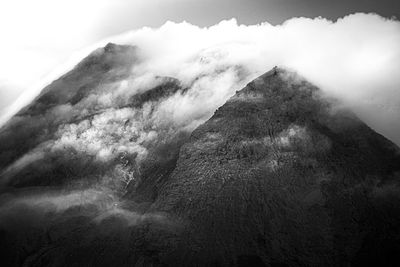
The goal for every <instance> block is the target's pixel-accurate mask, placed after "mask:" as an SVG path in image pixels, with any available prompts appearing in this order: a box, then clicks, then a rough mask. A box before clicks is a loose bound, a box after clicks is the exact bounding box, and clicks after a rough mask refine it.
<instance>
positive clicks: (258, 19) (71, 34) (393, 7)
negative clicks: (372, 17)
mask: <svg viewBox="0 0 400 267" xmlns="http://www.w3.org/2000/svg"><path fill="white" fill-rule="evenodd" d="M355 12H363V13H369V12H373V13H377V14H379V15H381V16H382V17H385V18H394V17H400V1H398V0H380V1H372V0H355V1H344V0H337V1H331V0H202V1H199V0H84V1H82V0H36V1H31V0H0V33H1V35H2V36H1V39H2V42H1V43H0V58H1V61H0V117H2V115H4V114H6V115H7V114H10V112H15V111H16V110H13V108H12V107H13V103H14V104H15V103H16V101H17V99H18V98H21V97H24V94H26V92H34V93H37V91H38V90H40V89H41V88H42V87H43V86H44V85H45V84H47V83H48V82H50V81H51V80H52V79H54V78H56V77H57V76H59V75H60V74H62V72H63V71H64V70H65V69H66V68H68V67H65V66H69V65H71V64H74V63H76V62H77V61H79V59H80V58H82V57H83V55H85V54H87V53H88V51H91V50H92V49H93V48H94V47H96V45H97V43H98V42H101V40H104V39H105V38H109V37H110V36H115V35H117V36H118V35H120V34H123V33H124V32H127V31H132V30H135V29H141V28H143V27H145V26H148V27H154V28H158V27H161V26H162V25H164V24H165V23H166V22H167V21H174V22H178V23H179V22H182V21H187V22H189V23H190V24H192V25H196V26H199V27H209V26H212V25H215V24H218V23H220V21H222V20H224V19H231V18H235V19H236V21H237V23H238V24H239V25H240V24H245V25H254V24H259V23H263V22H267V23H270V24H272V25H280V24H282V23H284V22H285V21H286V20H288V19H291V18H295V17H307V18H316V17H322V18H326V19H328V20H332V21H335V20H337V19H338V18H342V17H344V16H346V15H349V14H352V13H355ZM365 27H369V25H368V24H366V25H365ZM366 29H368V28H366ZM378 31H379V29H378Z"/></svg>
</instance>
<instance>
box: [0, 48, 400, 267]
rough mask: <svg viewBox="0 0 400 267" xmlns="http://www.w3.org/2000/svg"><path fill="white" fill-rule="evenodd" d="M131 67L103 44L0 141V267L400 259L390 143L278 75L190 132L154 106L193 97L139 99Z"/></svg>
mask: <svg viewBox="0 0 400 267" xmlns="http://www.w3.org/2000/svg"><path fill="white" fill-rule="evenodd" d="M138 62H140V59H139V58H138V57H137V54H136V48H134V47H130V46H118V45H114V44H109V45H107V46H106V47H105V48H101V49H99V50H97V51H95V52H94V53H92V54H91V55H89V56H88V57H87V58H86V59H84V60H83V61H82V62H81V63H80V64H79V65H78V66H76V68H74V69H73V70H72V71H71V72H69V73H67V74H66V75H64V76H62V77H60V79H58V80H57V81H55V82H54V83H52V84H51V85H49V86H48V87H47V88H45V89H44V91H43V92H42V94H41V95H40V96H39V97H38V98H37V99H35V101H34V102H32V104H31V105H29V106H28V107H26V108H25V109H24V110H22V111H21V112H19V113H18V114H17V116H16V117H14V118H13V119H12V120H11V121H10V122H9V123H8V124H7V125H6V126H5V127H3V128H2V129H1V131H0V159H1V161H0V178H1V182H2V185H3V188H2V190H3V191H2V192H1V193H2V194H1V195H0V250H1V251H2V252H4V254H5V255H6V257H4V258H3V259H2V260H1V261H2V263H3V265H5V266H110V265H115V266H346V265H352V266H365V265H367V264H374V265H380V266H384V265H386V266H389V265H390V264H391V263H393V262H396V261H397V262H398V261H399V258H398V255H400V254H399V253H400V226H399V225H400V224H399V223H398V222H400V208H399V207H400V205H399V204H400V199H399V196H400V194H399V193H400V191H399V179H400V177H399V173H400V153H399V148H397V147H396V146H395V145H394V144H393V143H391V142H390V141H388V140H387V139H385V138H384V137H382V136H381V135H379V134H377V133H375V132H374V131H373V130H371V129H370V128H369V127H368V126H367V125H365V124H364V123H363V122H362V121H360V120H359V119H358V118H357V117H356V116H355V115H354V114H352V113H351V112H349V111H346V110H341V109H339V108H337V106H336V105H335V102H334V100H331V99H327V98H326V97H325V96H323V95H322V92H321V91H320V90H319V89H318V88H316V87H315V86H313V85H312V84H310V83H308V82H307V81H305V80H303V79H302V78H301V77H298V76H297V75H296V74H294V73H291V72H289V71H286V70H284V69H280V68H275V69H273V70H271V71H270V72H268V73H266V74H264V75H262V76H260V77H259V78H257V79H256V80H254V81H252V82H251V83H249V84H248V85H247V86H246V87H245V88H243V89H242V90H240V91H238V92H236V95H235V96H233V97H232V98H231V99H229V100H228V101H227V102H226V103H225V104H224V105H222V106H221V107H220V108H219V109H218V110H217V111H216V112H215V113H214V115H213V116H212V117H211V118H210V119H209V120H208V121H206V122H205V123H204V124H202V125H200V126H199V127H198V128H197V129H196V130H194V131H193V132H192V133H191V132H190V130H187V128H185V126H187V125H185V124H184V125H183V126H182V125H179V124H177V123H175V122H174V120H173V119H172V118H170V117H169V116H170V114H168V113H167V114H164V113H162V112H164V111H165V109H162V108H161V109H160V107H162V106H163V105H165V103H167V104H168V99H170V98H173V97H174V96H182V95H185V93H187V89H186V88H185V87H184V86H182V84H181V83H180V82H179V81H178V80H176V79H174V78H171V77H156V78H155V80H156V82H155V83H151V84H150V85H148V86H147V87H145V88H136V87H135V82H136V81H135V80H134V78H135V77H132V76H134V71H132V70H133V69H134V68H135V66H136V65H135V64H137V63H138ZM130 81H133V82H132V83H130ZM125 87H128V89H130V90H126V88H125ZM124 90H126V91H124ZM121 92H122V93H121ZM128 92H129V93H128ZM160 113H162V114H161V115H162V116H160ZM189 123H190V122H189Z"/></svg>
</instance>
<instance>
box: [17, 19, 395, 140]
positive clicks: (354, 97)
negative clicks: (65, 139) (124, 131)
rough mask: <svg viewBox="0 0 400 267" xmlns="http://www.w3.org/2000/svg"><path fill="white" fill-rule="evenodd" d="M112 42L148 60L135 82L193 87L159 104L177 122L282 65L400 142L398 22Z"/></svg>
mask: <svg viewBox="0 0 400 267" xmlns="http://www.w3.org/2000/svg"><path fill="white" fill-rule="evenodd" d="M110 41H111V42H115V43H119V44H131V45H136V46H138V47H139V50H140V55H141V57H142V58H143V61H142V62H141V63H140V64H139V65H137V66H136V67H135V68H134V69H133V71H132V77H134V80H133V82H135V81H141V82H142V83H143V80H144V81H146V80H150V81H148V82H149V83H151V80H152V79H149V77H156V76H170V77H175V78H177V79H179V80H180V81H182V83H183V84H185V85H186V86H189V87H190V88H191V92H190V93H189V94H186V95H182V96H181V97H175V99H171V100H170V101H169V102H166V103H164V104H163V105H164V107H161V108H160V110H161V111H162V114H168V116H172V118H174V119H175V120H178V121H186V120H188V119H189V120H193V119H199V118H202V117H203V116H204V115H205V114H207V115H210V113H212V112H213V110H214V109H215V108H217V107H218V106H220V105H222V104H223V103H224V102H225V101H226V100H227V99H228V98H229V97H230V96H231V95H233V94H234V92H235V91H236V90H238V89H240V88H241V87H242V86H243V85H245V84H246V83H247V82H249V81H250V80H252V79H254V78H255V77H257V76H258V75H260V74H262V73H263V72H265V71H267V70H269V69H271V68H272V67H273V66H275V65H278V66H282V67H287V68H290V69H292V70H294V71H296V72H298V73H299V74H300V75H302V76H304V77H305V78H306V79H308V80H309V81H311V82H313V83H314V84H316V85H317V86H319V87H320V88H321V89H322V90H323V91H324V92H325V93H326V94H328V95H330V96H334V97H337V98H339V99H340V100H342V101H343V103H344V105H345V106H348V107H351V108H352V109H353V110H354V111H355V112H356V113H358V115H359V116H360V117H361V118H362V119H363V120H365V121H366V122H367V123H369V125H370V126H372V127H373V128H374V129H375V130H377V131H378V132H380V133H383V134H384V135H386V136H387V137H389V138H390V139H391V140H393V141H395V142H396V143H397V144H400V124H399V123H398V122H399V121H400V89H399V88H400V46H399V43H400V22H399V21H397V20H391V19H386V18H383V17H380V16H379V15H376V14H361V13H358V14H353V15H349V16H346V17H344V18H341V19H339V20H337V21H335V22H333V21H330V20H327V19H324V18H315V19H308V18H293V19H290V20H288V21H286V22H285V23H283V24H282V25H277V26H273V25H270V24H268V23H262V24H259V25H250V26H246V25H238V24H237V22H236V20H234V19H232V20H229V21H222V22H220V23H219V24H217V25H215V26H212V27H209V28H200V27H197V26H195V25H191V24H189V23H186V22H183V23H173V22H167V23H166V24H165V25H163V26H162V27H160V28H157V29H153V28H142V29H140V30H135V31H132V32H127V33H125V34H122V35H119V36H114V37H111V38H109V39H107V40H105V41H104V42H103V43H99V44H97V45H99V46H100V45H103V44H105V43H107V42H110ZM140 79H141V80H140ZM141 86H143V84H142V85H141ZM134 87H135V86H134ZM136 87H137V86H136ZM122 92H123V91H122ZM25 102H26V101H25ZM23 104H26V103H21V104H19V105H18V104H16V105H14V108H13V110H14V111H15V110H17V108H15V106H21V105H23ZM167 105H169V106H167ZM202 120H203V119H200V122H201V121H202ZM200 122H198V123H200ZM198 123H197V124H198Z"/></svg>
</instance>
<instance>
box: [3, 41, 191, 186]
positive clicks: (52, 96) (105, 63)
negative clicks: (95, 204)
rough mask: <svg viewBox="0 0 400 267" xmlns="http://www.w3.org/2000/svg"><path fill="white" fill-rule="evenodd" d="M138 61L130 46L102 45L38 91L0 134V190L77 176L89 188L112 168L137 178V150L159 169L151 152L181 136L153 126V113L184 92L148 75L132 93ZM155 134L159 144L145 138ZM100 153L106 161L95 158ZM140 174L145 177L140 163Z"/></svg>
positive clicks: (58, 182)
mask: <svg viewBox="0 0 400 267" xmlns="http://www.w3.org/2000/svg"><path fill="white" fill-rule="evenodd" d="M138 63H140V59H139V57H138V56H137V48H136V47H133V46H124V45H115V44H112V43H109V44H108V45H106V46H105V47H104V48H99V49H97V50H95V51H94V52H92V53H91V54H90V55H88V56H87V57H86V58H85V59H83V60H82V61H81V62H80V63H79V64H78V65H77V66H75V68H73V69H72V70H71V71H70V72H68V73H66V74H65V75H63V76H62V77H60V78H59V79H57V80H56V81H54V82H53V83H51V84H50V85H48V86H47V87H46V88H44V89H43V91H42V92H41V94H40V95H39V96H38V97H37V98H36V99H35V100H34V101H33V102H32V103H31V104H30V105H28V106H27V107H25V108H24V109H23V110H21V111H20V112H19V113H18V114H16V116H15V117H14V118H12V119H11V120H10V121H9V122H8V123H7V124H6V125H5V126H4V127H2V129H1V130H0V178H1V185H2V186H11V187H26V186H48V185H61V184H65V183H74V181H76V180H78V181H79V180H82V179H83V180H85V181H84V182H85V183H86V182H87V183H89V184H90V183H91V181H95V182H97V181H98V180H99V179H103V178H104V176H114V173H113V171H112V170H113V169H114V168H115V167H116V166H123V172H124V173H129V175H128V176H130V177H131V176H133V175H134V176H139V174H138V168H139V166H137V162H136V161H137V160H136V157H137V156H138V154H140V153H148V154H149V155H150V156H151V155H154V157H153V158H154V160H155V161H157V163H155V164H164V161H165V160H164V159H160V156H159V155H158V154H159V153H158V152H154V151H158V150H159V149H162V148H161V147H162V146H164V145H168V144H163V143H162V142H164V143H168V142H169V139H171V140H172V142H175V143H176V142H178V143H179V142H180V141H179V140H180V139H181V138H184V137H185V135H184V134H183V135H182V134H178V135H177V136H175V133H173V131H174V129H173V126H168V125H167V126H165V125H155V122H153V119H152V114H153V113H154V112H155V109H156V107H157V104H158V103H160V102H162V101H163V100H165V99H167V98H168V97H171V96H173V95H174V94H176V93H182V92H184V91H185V90H184V88H182V86H181V84H180V82H179V81H178V80H176V79H174V78H171V77H154V82H153V83H151V84H150V85H149V86H148V87H143V88H139V89H140V90H139V89H137V90H136V89H131V87H133V88H134V86H135V81H134V79H135V77H134V74H133V71H132V69H133V68H134V67H135V66H136V65H137V64H138ZM125 87H127V88H125ZM124 90H125V91H127V92H125V91H124ZM175 130H176V129H175ZM176 131H177V130H176ZM164 132H170V134H167V135H165V134H164ZM154 133H157V134H158V135H159V136H158V137H157V138H158V141H159V143H158V144H159V145H160V147H159V146H158V144H157V142H156V141H154V142H148V141H147V140H146V138H147V136H146V135H148V136H150V137H149V138H151V135H152V134H153V135H154ZM175 139H177V140H175ZM178 139H179V140H178ZM102 149H103V150H102ZM104 149H105V150H104ZM101 153H103V154H106V155H107V156H108V157H107V158H106V159H104V160H102V159H101V156H102V154H101ZM171 153H172V154H176V153H177V151H176V152H171ZM109 154H111V155H109ZM163 156H165V155H163ZM167 156H168V155H167ZM149 158H150V157H149ZM168 160H169V159H168ZM168 160H166V161H168ZM127 162H129V164H128V165H129V166H128V165H127ZM144 163H145V162H144ZM125 165H126V166H125ZM142 169H143V170H142V172H146V166H144V167H143V168H142ZM110 170H111V171H110ZM124 179H125V178H124ZM126 179H128V180H130V179H131V178H126ZM116 180H118V179H116ZM128 180H127V181H128ZM137 180H140V179H137ZM111 182H112V183H114V181H111ZM125 182H126V181H124V183H125ZM79 183H80V182H79ZM116 183H117V184H118V183H120V181H116ZM116 186H117V187H118V186H121V185H116Z"/></svg>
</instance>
